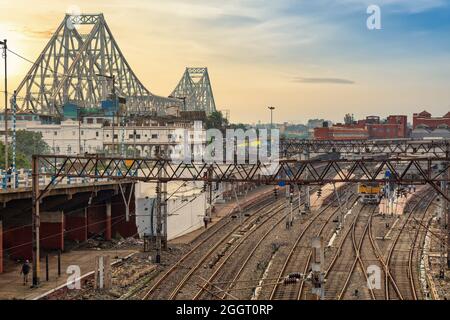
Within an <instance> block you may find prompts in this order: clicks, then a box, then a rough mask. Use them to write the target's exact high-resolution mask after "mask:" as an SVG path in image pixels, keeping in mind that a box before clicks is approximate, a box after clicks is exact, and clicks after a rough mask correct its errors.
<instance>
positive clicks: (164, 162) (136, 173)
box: [32, 155, 450, 285]
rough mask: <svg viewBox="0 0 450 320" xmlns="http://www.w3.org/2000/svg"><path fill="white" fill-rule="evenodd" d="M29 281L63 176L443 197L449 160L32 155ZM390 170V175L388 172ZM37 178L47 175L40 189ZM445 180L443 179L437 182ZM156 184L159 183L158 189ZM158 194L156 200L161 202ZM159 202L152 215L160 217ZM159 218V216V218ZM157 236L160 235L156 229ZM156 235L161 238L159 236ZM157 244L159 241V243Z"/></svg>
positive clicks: (36, 277) (36, 281)
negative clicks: (358, 185)
mask: <svg viewBox="0 0 450 320" xmlns="http://www.w3.org/2000/svg"><path fill="white" fill-rule="evenodd" d="M32 168H33V169H32V170H33V173H32V180H33V181H32V203H33V209H32V230H33V245H32V249H33V261H36V263H33V284H34V285H37V284H39V272H40V266H39V258H38V257H39V255H40V246H39V239H40V237H39V234H40V227H39V217H40V214H39V203H40V201H41V199H42V198H43V197H45V195H46V194H47V193H48V191H49V190H50V189H51V188H52V186H54V185H55V184H57V183H58V182H60V181H62V180H63V179H64V178H66V177H85V178H88V179H89V178H90V179H94V183H95V181H98V180H99V179H112V180H116V179H119V180H123V181H126V182H133V181H145V182H151V181H154V182H157V185H158V186H160V185H161V184H164V185H165V184H166V183H167V182H170V181H203V182H258V183H263V184H276V183H286V184H291V185H292V184H297V185H310V184H318V185H321V184H325V183H336V182H374V181H378V182H384V183H397V184H425V183H427V184H429V185H431V186H432V187H433V188H434V189H435V190H436V191H437V192H438V193H440V194H441V195H442V196H443V197H444V198H445V199H446V200H447V201H450V199H449V198H448V196H447V190H442V189H441V186H442V185H444V187H443V188H444V189H447V188H446V187H445V186H446V185H447V183H448V181H449V180H450V179H449V175H448V171H449V168H450V158H448V157H435V158H410V157H398V158H393V159H356V160H342V159H340V160H302V161H300V160H283V161H280V162H278V163H272V164H269V165H268V164H263V163H238V162H234V163H205V162H199V163H183V162H182V163H174V162H173V161H172V160H171V159H165V158H155V159H147V158H119V157H103V156H98V155H91V156H90V155H85V156H63V155H62V156H59V155H34V156H33V159H32ZM387 173H389V174H387ZM40 176H50V177H52V179H51V182H50V183H49V184H47V185H46V186H45V187H44V188H42V187H41V186H40V185H39V178H40ZM441 182H444V183H441ZM158 188H159V187H158ZM160 196H161V195H159V196H158V199H159V200H158V201H159V202H161V201H163V200H161V197H160ZM162 212H163V209H162V206H158V212H157V214H159V215H161V216H160V218H161V217H163V216H162ZM158 221H160V220H158ZM157 230H158V235H157V236H158V237H161V228H159V229H157ZM159 239H160V238H159ZM159 243H160V242H159Z"/></svg>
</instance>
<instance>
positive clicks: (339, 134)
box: [314, 126, 369, 140]
mask: <svg viewBox="0 0 450 320" xmlns="http://www.w3.org/2000/svg"><path fill="white" fill-rule="evenodd" d="M368 137H369V134H368V131H367V129H365V128H356V127H344V126H342V127H341V126H333V127H321V128H314V139H316V140H367V139H368Z"/></svg>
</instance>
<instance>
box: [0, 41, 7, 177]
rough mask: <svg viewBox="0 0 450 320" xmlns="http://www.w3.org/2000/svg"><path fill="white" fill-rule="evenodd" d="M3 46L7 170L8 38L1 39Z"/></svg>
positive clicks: (0, 43)
mask: <svg viewBox="0 0 450 320" xmlns="http://www.w3.org/2000/svg"><path fill="white" fill-rule="evenodd" d="M0 45H2V46H3V58H5V170H8V67H7V59H6V50H7V49H8V46H7V45H6V39H5V40H3V41H0Z"/></svg>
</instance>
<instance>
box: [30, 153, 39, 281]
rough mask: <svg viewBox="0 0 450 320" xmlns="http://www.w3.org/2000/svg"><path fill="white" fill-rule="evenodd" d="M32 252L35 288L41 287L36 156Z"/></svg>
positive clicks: (33, 172) (35, 158) (36, 165)
mask: <svg viewBox="0 0 450 320" xmlns="http://www.w3.org/2000/svg"><path fill="white" fill-rule="evenodd" d="M31 165H32V170H33V171H32V217H31V218H32V230H33V231H32V233H33V235H32V250H33V287H36V286H38V285H39V282H40V281H39V273H40V262H39V258H40V246H39V238H40V237H39V228H40V218H39V217H40V215H39V194H40V191H39V161H38V158H37V157H36V156H34V155H33V158H32V164H31Z"/></svg>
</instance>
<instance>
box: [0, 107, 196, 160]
mask: <svg viewBox="0 0 450 320" xmlns="http://www.w3.org/2000/svg"><path fill="white" fill-rule="evenodd" d="M194 122H195V121H183V120H179V118H168V119H166V120H161V119H159V120H150V119H143V120H141V121H139V122H134V123H128V124H127V125H125V126H119V125H118V124H117V120H116V121H115V123H114V124H113V121H112V119H110V118H106V117H100V116H91V117H89V116H87V117H83V118H82V120H81V121H75V120H71V119H68V120H64V121H61V123H45V122H41V121H40V120H39V118H38V117H37V116H34V115H18V116H17V121H16V130H27V131H33V132H39V133H41V134H42V138H43V140H44V141H45V142H46V143H47V144H48V146H49V147H50V152H52V153H55V154H62V155H76V154H80V153H85V152H88V153H105V152H108V151H111V150H112V149H113V148H112V147H113V146H114V148H115V150H116V152H119V153H122V150H125V151H126V150H127V149H128V150H129V151H128V154H130V152H132V154H133V153H134V150H136V154H135V155H136V156H154V155H155V153H154V151H155V147H156V146H161V145H175V144H176V143H178V142H177V141H180V139H181V134H182V133H183V134H185V133H187V134H188V135H189V140H190V141H191V142H193V141H194V140H195V141H196V142H197V143H201V142H203V141H204V139H205V134H204V132H203V129H202V125H201V124H200V125H197V126H196V127H195V128H194ZM200 123H201V122H200ZM8 128H9V130H12V121H9V122H8ZM194 129H195V130H194ZM199 130H200V131H202V132H201V133H200V135H199V134H198V131H199ZM184 131H186V132H184ZM195 132H197V134H195ZM2 135H3V134H2ZM10 139H11V137H10ZM122 148H123V149H122ZM130 149H131V151H130ZM133 155H134V154H133Z"/></svg>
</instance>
